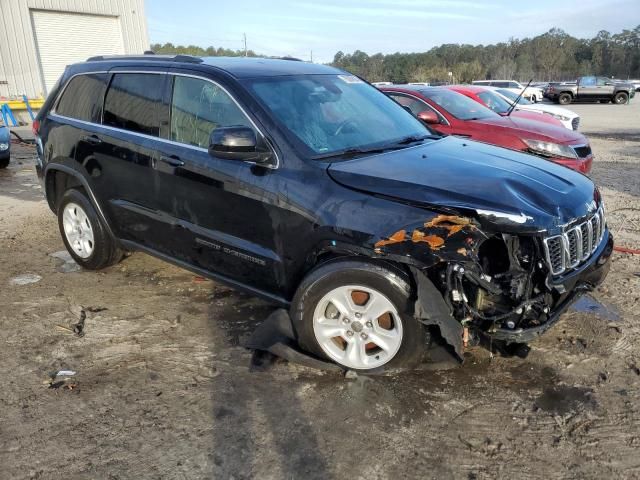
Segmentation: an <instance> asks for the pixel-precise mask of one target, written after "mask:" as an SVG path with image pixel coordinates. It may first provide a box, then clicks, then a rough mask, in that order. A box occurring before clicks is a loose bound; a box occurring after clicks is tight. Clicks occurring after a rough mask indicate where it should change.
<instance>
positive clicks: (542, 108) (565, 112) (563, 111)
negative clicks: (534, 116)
mask: <svg viewBox="0 0 640 480" xmlns="http://www.w3.org/2000/svg"><path fill="white" fill-rule="evenodd" d="M516 110H520V111H523V110H525V111H531V112H548V113H554V114H556V115H562V116H563V117H568V118H574V117H577V116H578V114H577V113H575V112H573V111H571V110H569V109H568V108H562V107H559V106H557V105H547V104H546V103H545V104H542V105H540V104H539V103H534V104H531V105H518V106H517V107H516Z"/></svg>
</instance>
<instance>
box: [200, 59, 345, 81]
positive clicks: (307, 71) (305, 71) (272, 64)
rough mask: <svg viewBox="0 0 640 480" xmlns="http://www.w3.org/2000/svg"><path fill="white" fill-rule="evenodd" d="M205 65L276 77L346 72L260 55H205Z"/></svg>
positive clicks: (240, 73)
mask: <svg viewBox="0 0 640 480" xmlns="http://www.w3.org/2000/svg"><path fill="white" fill-rule="evenodd" d="M202 61H203V64H204V65H211V66H213V67H216V68H220V69H222V70H225V71H227V72H229V73H230V74H231V75H233V76H234V77H238V78H246V77H275V76H279V75H314V74H315V75H332V74H333V75H335V74H344V73H345V72H344V70H339V69H337V68H334V67H329V66H327V65H319V64H317V63H309V62H303V61H300V60H286V59H278V58H260V57H203V58H202Z"/></svg>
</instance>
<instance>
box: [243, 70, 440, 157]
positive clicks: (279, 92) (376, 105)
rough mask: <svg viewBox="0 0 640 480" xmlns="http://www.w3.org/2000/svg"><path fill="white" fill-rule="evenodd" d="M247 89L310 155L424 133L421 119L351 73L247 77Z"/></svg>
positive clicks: (426, 132)
mask: <svg viewBox="0 0 640 480" xmlns="http://www.w3.org/2000/svg"><path fill="white" fill-rule="evenodd" d="M249 88H250V89H251V90H252V91H253V92H255V94H256V95H257V96H258V98H259V99H260V100H261V101H262V102H263V103H264V104H265V106H266V107H267V108H268V109H269V110H270V111H271V113H272V114H273V115H274V116H275V117H276V118H277V120H279V121H280V123H281V124H282V125H284V126H285V127H286V128H287V130H288V131H289V132H290V133H291V134H293V136H294V137H295V138H296V139H297V140H299V141H301V142H302V143H303V144H304V145H305V146H306V147H308V148H309V149H310V150H311V153H312V154H313V155H319V154H321V155H323V156H324V155H327V154H331V153H332V152H341V151H344V150H350V149H366V148H369V147H373V146H378V145H380V146H382V145H387V144H392V143H394V142H399V141H402V140H403V139H406V138H408V137H425V136H426V135H430V134H431V133H432V132H431V131H429V130H428V129H427V128H426V127H425V126H424V125H423V124H422V123H421V122H420V121H419V120H417V119H416V118H414V117H413V116H412V115H411V114H410V113H409V112H407V111H406V110H404V109H403V108H402V107H401V106H399V105H398V104H397V103H396V102H394V101H393V100H391V99H390V98H388V97H387V96H386V95H385V94H383V93H382V92H380V91H379V90H378V89H376V88H374V87H372V86H371V85H368V84H367V83H365V82H363V81H362V80H360V79H359V78H358V77H355V76H353V75H346V74H345V75H297V76H280V77H269V78H256V79H252V80H249Z"/></svg>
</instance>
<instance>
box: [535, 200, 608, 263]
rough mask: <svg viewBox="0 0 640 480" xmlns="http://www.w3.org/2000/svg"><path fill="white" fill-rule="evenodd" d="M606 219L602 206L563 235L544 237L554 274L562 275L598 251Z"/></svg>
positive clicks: (548, 260) (546, 251) (548, 259)
mask: <svg viewBox="0 0 640 480" xmlns="http://www.w3.org/2000/svg"><path fill="white" fill-rule="evenodd" d="M605 230H606V221H605V218H604V212H603V210H602V208H600V209H598V211H597V212H596V213H594V214H593V216H592V217H590V218H589V219H587V221H585V222H583V223H580V224H578V225H574V226H573V227H571V228H569V229H567V230H566V231H565V232H564V233H563V234H562V235H554V236H552V237H547V238H545V239H544V248H545V253H546V255H547V263H548V264H549V268H550V269H551V273H552V274H553V275H560V274H561V273H564V272H565V271H566V270H569V269H572V268H575V267H577V266H578V265H580V264H581V263H583V262H584V261H585V260H587V259H588V258H589V257H590V256H591V255H592V254H593V252H595V251H596V249H597V248H598V246H599V245H600V242H601V241H602V237H603V236H604V232H605Z"/></svg>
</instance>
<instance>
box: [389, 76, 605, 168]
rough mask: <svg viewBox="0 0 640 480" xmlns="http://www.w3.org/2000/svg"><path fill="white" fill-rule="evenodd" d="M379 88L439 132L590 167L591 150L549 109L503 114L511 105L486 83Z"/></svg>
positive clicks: (579, 134)
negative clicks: (484, 85) (482, 85)
mask: <svg viewBox="0 0 640 480" xmlns="http://www.w3.org/2000/svg"><path fill="white" fill-rule="evenodd" d="M381 90H382V91H383V92H385V93H386V94H387V95H389V96H390V97H391V98H393V99H394V100H396V101H397V102H398V103H400V104H401V105H403V106H405V107H407V108H408V109H409V110H410V111H411V112H412V113H413V114H414V115H415V116H416V117H418V118H419V119H421V120H422V121H423V122H424V123H425V124H427V125H429V127H430V128H432V129H433V130H435V131H437V132H439V133H441V134H445V135H456V136H460V137H466V138H470V139H472V140H476V141H481V142H486V143H490V144H493V145H498V146H501V147H505V148H510V149H512V150H519V151H522V152H527V153H532V154H534V155H537V156H540V157H542V158H545V159H548V160H551V161H553V162H556V163H559V164H561V165H565V166H567V167H569V168H572V169H574V170H577V171H579V172H582V173H589V172H590V171H591V164H592V162H593V154H592V152H591V147H590V145H589V141H588V140H587V138H586V137H585V136H584V135H582V134H581V133H578V132H576V131H573V130H572V129H567V128H564V126H563V125H562V124H561V123H560V122H559V121H558V120H557V119H555V118H553V117H552V116H550V115H544V114H539V113H532V112H523V111H520V112H514V113H513V114H511V115H508V112H507V111H505V110H504V109H505V108H511V105H510V104H509V103H507V102H506V101H503V99H502V97H499V96H498V95H497V94H496V93H494V92H493V91H491V90H488V89H487V88H486V87H476V86H455V85H454V86H447V87H420V86H413V85H393V86H391V87H381ZM487 104H489V105H491V106H493V108H494V109H491V108H487V106H485V105H487ZM497 105H499V106H497ZM496 110H497V112H496ZM501 113H502V114H501Z"/></svg>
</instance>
